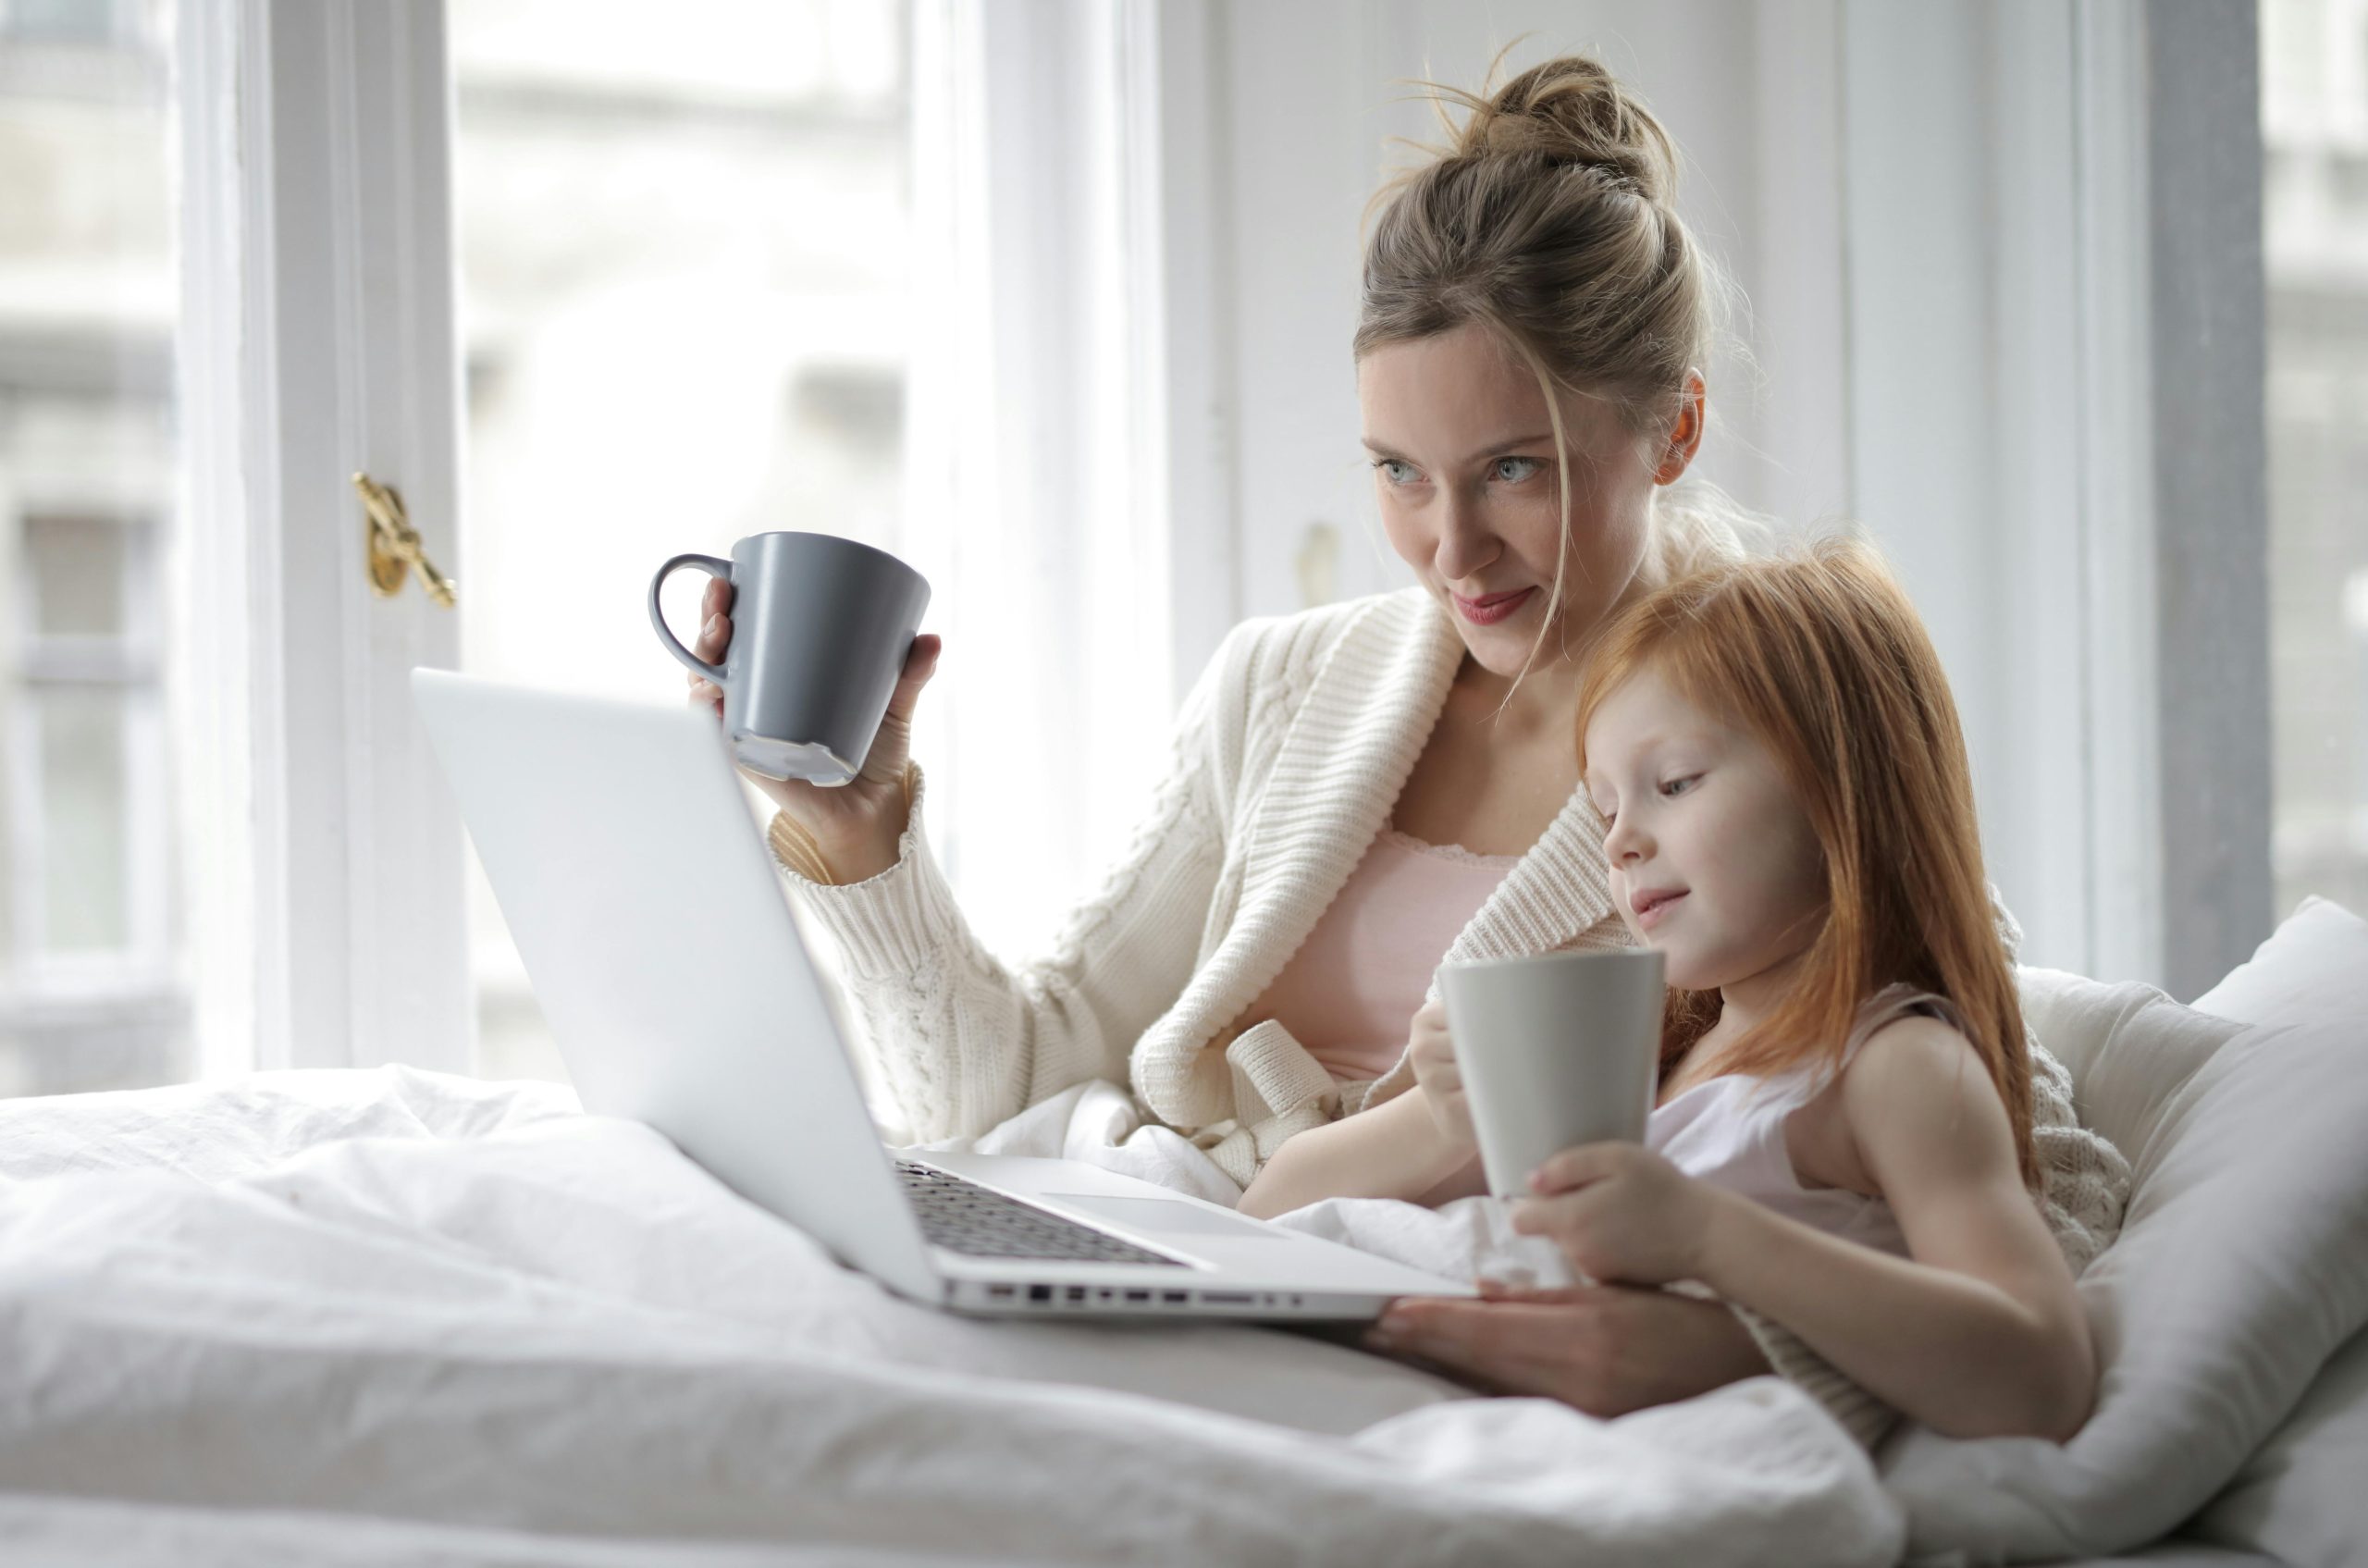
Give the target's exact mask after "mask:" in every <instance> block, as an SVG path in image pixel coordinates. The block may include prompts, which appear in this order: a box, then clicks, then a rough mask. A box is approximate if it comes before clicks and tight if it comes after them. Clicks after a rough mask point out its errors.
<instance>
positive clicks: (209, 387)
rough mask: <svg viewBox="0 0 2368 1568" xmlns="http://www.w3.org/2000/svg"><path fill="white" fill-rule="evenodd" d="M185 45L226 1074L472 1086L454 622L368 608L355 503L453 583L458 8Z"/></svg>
mask: <svg viewBox="0 0 2368 1568" xmlns="http://www.w3.org/2000/svg"><path fill="white" fill-rule="evenodd" d="M177 48H178V53H179V61H178V64H179V71H180V75H181V83H182V101H183V105H184V113H185V115H186V117H187V118H186V120H185V122H184V136H183V143H184V158H185V167H184V178H183V181H182V189H183V191H184V193H185V195H184V201H185V206H184V211H183V221H182V244H183V253H184V258H185V259H184V268H183V273H184V278H185V288H184V296H183V326H182V337H181V341H180V345H179V347H180V354H179V361H180V373H181V378H182V385H181V398H180V404H181V408H182V409H183V411H184V419H185V424H184V429H185V432H186V438H187V451H188V460H187V474H188V483H189V490H190V493H189V495H188V497H187V504H186V505H185V506H184V508H183V512H182V515H183V517H184V518H185V520H186V525H185V526H184V527H183V528H182V529H181V530H180V531H179V538H180V540H181V542H182V547H183V548H182V549H181V551H180V555H179V562H178V572H177V581H178V583H179V598H180V602H181V604H182V605H183V606H184V607H185V609H186V611H187V613H186V617H185V620H184V623H183V624H182V626H181V633H182V636H183V638H184V642H183V645H182V647H181V648H180V649H179V653H180V657H179V658H178V659H176V660H175V661H173V662H174V667H175V669H176V670H177V671H178V672H179V674H180V676H181V678H183V679H184V680H185V681H186V683H187V685H186V687H185V689H184V690H183V691H182V693H180V694H179V695H180V700H179V703H178V704H177V710H178V711H179V713H180V715H181V724H182V733H181V740H182V746H181V757H182V759H183V766H184V769H185V771H186V776H187V783H188V790H187V796H186V799H187V815H186V817H185V819H184V823H183V833H184V835H185V836H184V842H185V843H186V844H187V845H188V846H189V848H190V850H191V888H190V904H191V968H192V973H193V976H194V980H195V991H196V1009H197V1028H198V1036H199V1049H200V1060H201V1064H202V1067H203V1070H206V1071H209V1072H218V1071H225V1070H236V1069H238V1068H242V1067H247V1066H254V1067H261V1068H293V1067H354V1066H365V1067H366V1066H375V1065H377V1064H380V1063H384V1062H388V1061H397V1060H400V1061H404V1062H409V1063H413V1064H415V1065H419V1066H423V1067H429V1068H447V1069H451V1070H462V1071H464V1070H467V1069H468V1068H469V1066H470V1064H471V1058H472V1056H473V1055H474V1040H473V1028H474V1025H473V1012H472V1009H471V1007H470V1006H469V984H468V974H467V965H466V941H465V937H466V932H465V929H464V927H465V920H464V915H463V902H462V874H461V871H462V860H461V853H460V836H459V834H460V827H459V822H458V819H457V815H456V813H455V812H454V810H453V809H452V807H451V804H450V799H449V797H448V796H447V795H446V792H445V786H444V784H443V783H442V780H441V776H440V774H439V773H438V771H437V769H436V767H435V765H434V762H433V760H432V759H431V757H430V755H429V753H428V750H427V747H426V743H425V737H424V735H422V734H421V732H420V729H419V726H418V724H417V722H416V721H415V719H414V717H413V712H412V710H411V706H410V697H409V690H408V673H409V671H410V669H411V668H412V666H413V665H416V664H430V665H439V666H450V665H451V664H452V663H454V662H455V656H456V654H457V652H458V628H457V624H456V622H457V617H456V616H454V615H453V614H452V613H451V612H450V611H445V610H442V609H438V608H436V607H434V606H432V605H430V604H429V603H428V601H427V600H426V599H425V598H424V596H422V595H421V594H420V593H419V591H418V589H417V588H416V586H407V587H406V588H405V589H404V590H403V592H402V593H401V595H400V596H398V597H396V598H394V599H378V598H376V596H375V595H374V594H373V593H372V592H371V590H370V588H369V587H368V586H367V584H366V582H365V579H364V521H363V513H362V511H361V509H360V505H359V502H358V500H357V498H356V496H355V494H354V492H353V490H352V488H351V483H350V476H351V475H353V474H354V473H356V472H367V473H369V474H371V475H375V476H376V477H377V478H378V479H380V480H382V481H384V482H386V483H388V484H391V485H393V486H395V487H396V488H398V489H400V490H401V492H402V494H403V496H404V497H405V499H406V500H407V502H408V506H409V511H410V513H411V517H412V521H413V524H414V525H416V526H417V527H418V528H419V530H420V533H421V534H422V536H423V537H424V539H425V548H426V549H427V552H428V554H429V555H430V556H431V557H433V558H436V559H438V561H439V562H450V561H452V560H454V559H456V551H455V543H456V539H457V532H456V526H455V524H456V516H455V512H456V505H457V493H458V489H457V485H456V483H455V477H456V473H457V451H456V446H457V432H458V429H459V422H458V418H457V410H458V378H457V371H456V362H457V355H456V352H455V346H454V332H453V319H452V293H453V288H452V259H451V258H452V252H451V242H450V235H451V221H450V175H449V167H448V159H449V154H448V144H449V137H450V84H449V80H448V77H447V74H446V70H445V49H444V13H443V6H442V5H441V0H403V3H401V4H374V3H370V0H308V3H306V4H304V5H300V6H287V5H273V4H269V3H268V0H237V3H236V4H226V5H222V6H185V7H184V9H183V15H182V19H181V25H180V28H179V37H178V43H177ZM462 591H463V592H465V591H466V586H465V585H463V586H462Z"/></svg>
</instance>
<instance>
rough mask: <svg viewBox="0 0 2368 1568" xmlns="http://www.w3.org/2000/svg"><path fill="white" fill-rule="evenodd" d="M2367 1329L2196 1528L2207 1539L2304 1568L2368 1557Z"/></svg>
mask: <svg viewBox="0 0 2368 1568" xmlns="http://www.w3.org/2000/svg"><path fill="white" fill-rule="evenodd" d="M2363 1483H2368V1331H2363V1332H2362V1333H2358V1334H2354V1335H2353V1336H2352V1337H2351V1340H2350V1342H2349V1344H2347V1345H2345V1346H2344V1347H2343V1349H2341V1350H2339V1351H2337V1352H2336V1353H2335V1359H2334V1360H2332V1361H2330V1362H2328V1363H2327V1364H2326V1365H2325V1366H2323V1367H2321V1368H2320V1369H2319V1376H2318V1377H2317V1379H2316V1380H2315V1381H2313V1382H2312V1384H2311V1391H2310V1392H2309V1393H2308V1394H2306V1395H2304V1396H2303V1399H2302V1402H2301V1403H2300V1405H2298V1406H2296V1407H2295V1410H2294V1414H2292V1415H2290V1416H2288V1418H2287V1421H2286V1425H2285V1426H2280V1427H2279V1428H2278V1429H2277V1430H2276V1432H2275V1433H2274V1434H2272V1436H2271V1437H2270V1439H2269V1441H2267V1442H2266V1443H2263V1445H2262V1446H2261V1449H2260V1450H2259V1451H2257V1452H2256V1453H2254V1455H2253V1456H2252V1457H2251V1459H2249V1460H2247V1461H2245V1467H2244V1468H2243V1469H2242V1470H2240V1471H2238V1473H2237V1479H2236V1481H2235V1483H2234V1484H2232V1485H2231V1486H2230V1487H2229V1488H2228V1489H2227V1490H2226V1491H2224V1492H2222V1493H2221V1494H2220V1495H2219V1496H2218V1497H2216V1498H2214V1499H2213V1500H2212V1506H2211V1507H2209V1508H2207V1509H2205V1510H2204V1511H2203V1513H2202V1516H2201V1518H2199V1519H2197V1520H2196V1521H2195V1523H2194V1524H2192V1525H2189V1526H2188V1528H2187V1530H2186V1532H2185V1533H2186V1534H2188V1535H2189V1536H2192V1537H2195V1538H2196V1539H2198V1540H2204V1541H2212V1542H2214V1543H2216V1544H2218V1545H2222V1546H2228V1547H2234V1548H2237V1549H2239V1550H2243V1551H2257V1552H2263V1553H2266V1554H2268V1555H2269V1556H2271V1557H2275V1559H2276V1560H2277V1561H2278V1562H2289V1563H2292V1564H2294V1565H2295V1568H2334V1565H2336V1564H2348V1565H2351V1568H2358V1565H2359V1564H2362V1563H2368V1484H2363Z"/></svg>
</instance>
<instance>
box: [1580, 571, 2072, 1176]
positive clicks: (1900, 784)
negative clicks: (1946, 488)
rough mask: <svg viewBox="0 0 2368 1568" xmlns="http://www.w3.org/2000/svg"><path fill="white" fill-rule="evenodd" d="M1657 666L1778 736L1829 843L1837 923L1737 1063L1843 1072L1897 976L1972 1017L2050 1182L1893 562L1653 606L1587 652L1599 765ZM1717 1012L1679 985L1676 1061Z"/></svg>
mask: <svg viewBox="0 0 2368 1568" xmlns="http://www.w3.org/2000/svg"><path fill="white" fill-rule="evenodd" d="M1646 669H1651V670H1653V671H1656V672H1658V673H1659V674H1660V675H1661V677H1662V678H1663V679H1665V680H1667V681H1668V682H1669V683H1670V685H1671V686H1672V687H1673V688H1675V689H1676V690H1677V691H1678V692H1679V693H1680V694H1681V695H1682V696H1684V698H1686V700H1688V701H1689V702H1692V703H1693V704H1694V705H1695V706H1696V707H1698V708H1700V709H1701V710H1703V711H1704V712H1705V713H1708V714H1711V715H1715V716H1717V717H1719V718H1721V719H1722V720H1724V721H1725V722H1729V723H1732V724H1734V725H1736V726H1737V727H1739V728H1741V729H1743V730H1745V731H1746V732H1747V733H1749V734H1750V735H1754V736H1755V737H1757V738H1758V741H1759V742H1760V743H1761V744H1762V745H1764V746H1765V747H1768V749H1769V751H1770V753H1771V754H1772V755H1773V756H1774V757H1775V759H1776V761H1777V764H1778V766H1779V767H1780V768H1781V769H1782V773H1783V777H1784V779H1785V781H1786V783H1787V784H1790V786H1791V788H1792V792H1793V797H1794V799H1795V801H1797V802H1798V803H1799V805H1800V807H1801V809H1802V810H1803V811H1804V812H1805V813H1806V814H1807V818H1808V820H1809V823H1810V826H1811V827H1812V828H1813V829H1814V830H1815V832H1816V833H1817V839H1818V843H1819V846H1821V847H1822V848H1823V851H1824V860H1825V915H1824V921H1823V924H1822V926H1821V927H1820V928H1819V932H1818V933H1817V935H1816V937H1815V938H1814V939H1813V941H1812V942H1811V944H1810V946H1809V949H1808V952H1807V956H1806V957H1805V958H1804V960H1803V962H1802V964H1801V966H1800V969H1799V976H1798V979H1797V980H1796V981H1795V983H1794V985H1793V987H1792V989H1791V991H1790V992H1789V993H1788V994H1786V995H1785V997H1784V999H1783V1000H1782V1002H1781V1003H1780V1004H1779V1005H1778V1006H1777V1007H1776V1009H1775V1010H1774V1012H1772V1013H1771V1014H1770V1016H1769V1017H1768V1018H1767V1019H1764V1020H1763V1021H1762V1022H1760V1023H1759V1024H1758V1026H1756V1027H1755V1028H1753V1029H1752V1030H1751V1031H1749V1032H1748V1033H1747V1034H1745V1036H1743V1038H1741V1039H1740V1040H1738V1041H1736V1042H1734V1043H1733V1044H1732V1045H1731V1046H1730V1047H1729V1048H1728V1049H1727V1051H1726V1053H1725V1054H1724V1055H1723V1056H1722V1057H1721V1067H1722V1068H1723V1069H1724V1070H1727V1071H1736V1072H1749V1073H1754V1074H1766V1073H1770V1072H1774V1071H1778V1070H1781V1069H1782V1068H1788V1067H1792V1066H1794V1065H1795V1064H1797V1063H1800V1062H1802V1061H1805V1060H1808V1059H1811V1058H1815V1057H1819V1056H1822V1057H1824V1058H1825V1059H1826V1060H1827V1061H1828V1062H1829V1063H1830V1064H1831V1065H1832V1066H1833V1067H1836V1068H1838V1067H1839V1066H1840V1065H1841V1061H1842V1052H1843V1049H1844V1043H1845V1042H1846V1041H1847V1040H1848V1037H1849V1035H1850V1032H1851V1029H1852V1026H1853V1024H1854V1023H1855V1021H1856V1017H1857V1013H1858V1009H1859V1007H1860V1006H1862V1005H1863V1004H1864V1003H1865V1002H1866V1000H1867V998H1869V996H1871V995H1873V994H1875V993H1876V992H1878V991H1880V990H1881V989H1882V988H1883V987H1884V986H1886V985H1890V984H1893V983H1894V982H1905V983H1906V984H1909V985H1913V986H1915V987H1917V988H1918V989H1919V990H1924V991H1930V992H1932V993H1934V994H1938V995H1941V996H1944V997H1946V998H1948V1000H1949V1001H1950V1002H1951V1003H1952V1004H1954V1005H1955V1007H1956V1010H1957V1012H1958V1014H1959V1016H1960V1017H1961V1019H1963V1021H1964V1025H1965V1031H1966V1035H1967V1039H1969V1040H1970V1041H1971V1042H1972V1044H1973V1048H1974V1050H1975V1052H1976V1053H1977V1054H1978V1055H1979V1056H1980V1058H1981V1062H1982V1065H1983V1067H1984V1068H1987V1069H1988V1071H1989V1074H1990V1079H1991V1082H1992V1084H1993V1085H1994V1086H1995V1087H1996V1089H1997V1091H1998V1097H1999V1099H2000V1100H2002V1101H2003V1102H2004V1104H2005V1107H2006V1116H2007V1119H2008V1121H2009V1122H2010V1123H2011V1125H2012V1126H2013V1129H2014V1134H2015V1151H2016V1154H2017V1159H2018V1160H2019V1162H2020V1164H2021V1167H2022V1173H2023V1179H2024V1181H2025V1183H2026V1184H2028V1185H2030V1186H2033V1187H2036V1186H2037V1184H2038V1181H2039V1178H2040V1171H2039V1162H2038V1157H2037V1155H2036V1154H2035V1152H2034V1150H2033V1148H2032V1142H2031V1084H2030V1057H2029V1054H2028V1052H2027V1050H2026V1049H2025V1046H2024V1043H2023V1019H2022V1004H2021V1001H2020V999H2019V998H2018V996H2017V993H2016V989H2015V976H2014V969H2013V966H2012V964H2011V963H2010V961H2009V959H2008V957H2007V954H2006V949H2005V945H2004V943H2003V942H2002V940H2001V939H2000V937H1999V934H1998V930H1997V926H1996V924H1995V921H1994V918H1993V916H1992V910H1991V903H1990V892H1989V883H1988V881H1987V879H1986V878H1985V877H1984V875H1983V872H1982V862H1981V836H1980V828H1979V825H1978V823H1977V821H1976V820H1975V814H1974V801H1973V777H1972V772H1971V770H1970V768H1969V767H1968V766H1967V761H1966V751H1965V735H1964V732H1963V730H1962V729H1961V728H1960V726H1959V724H1958V722H1957V712H1956V705H1955V702H1954V701H1953V700H1952V699H1951V698H1950V696H1949V685H1948V680H1947V677H1946V676H1945V675H1943V673H1942V670H1941V661H1940V657H1939V655H1938V654H1936V653H1935V652H1934V651H1933V648H1932V643H1931V639H1930V637H1928V636H1926V635H1925V632H1924V626H1923V623H1922V621H1921V620H1920V619H1919V618H1918V616H1917V613H1916V610H1915V607H1914V606H1912V605H1911V604H1909V603H1908V600H1907V596H1906V593H1904V592H1903V591H1902V590H1901V588H1900V586H1899V585H1898V583H1897V582H1896V581H1895V580H1894V579H1893V576H1892V574H1891V573H1890V571H1889V570H1888V569H1887V568H1886V567H1885V566H1884V565H1883V562H1882V560H1881V557H1880V556H1878V555H1877V554H1876V553H1875V552H1874V551H1873V550H1872V549H1869V548H1868V547H1867V546H1865V545H1863V544H1860V543H1858V542H1856V541H1855V540H1848V539H1830V540H1826V541H1823V542H1821V543H1819V544H1817V545H1814V546H1811V547H1809V548H1807V549H1805V550H1803V551H1801V552H1800V553H1798V554H1795V555H1793V556H1790V557H1786V558H1782V559H1776V560H1758V561H1749V562H1730V563H1725V564H1721V565H1715V566H1711V567H1709V568H1708V569H1706V570H1703V571H1700V572H1696V573H1694V574H1690V575H1687V576H1684V577H1681V578H1679V579H1678V580H1676V581H1674V582H1671V583H1670V584H1668V585H1667V586H1664V587H1662V588H1660V589H1659V590H1658V591H1656V592H1654V593H1652V594H1650V595H1647V597H1646V598H1644V599H1640V600H1639V601H1637V602H1636V603H1635V604H1634V605H1633V606H1631V607H1630V608H1629V609H1628V610H1627V611H1625V612H1624V613H1623V614H1622V615H1621V616H1620V617H1619V618H1618V619H1617V620H1616V621H1615V622H1614V623H1612V625H1611V626H1610V628H1609V629H1608V630H1607V631H1606V633H1605V635H1604V637H1603V640H1602V641H1601V642H1600V643H1599V644H1598V645H1597V648H1596V650H1595V652H1594V654H1593V657H1592V658H1591V659H1590V660H1589V661H1588V668H1587V673H1586V678H1585V684H1584V686H1583V688H1582V690H1581V693H1580V697H1579V712H1578V735H1579V766H1580V768H1581V770H1582V772H1584V771H1585V767H1586V729H1587V723H1588V721H1589V719H1590V718H1591V717H1592V716H1593V715H1594V713H1595V711H1596V710H1597V708H1598V707H1600V706H1601V705H1602V703H1603V701H1604V699H1605V698H1608V697H1609V696H1610V694H1611V692H1612V691H1613V690H1614V688H1616V687H1618V686H1619V685H1621V684H1622V683H1623V682H1624V681H1626V680H1627V679H1629V678H1630V677H1631V676H1633V675H1634V674H1636V673H1638V672H1639V671H1642V670H1646ZM1719 1007H1720V999H1719V994H1718V993H1717V992H1716V991H1680V990H1677V989H1675V988H1672V989H1671V992H1670V1001H1669V1010H1668V1013H1667V1016H1666V1019H1665V1022H1664V1027H1663V1030H1662V1035H1661V1066H1662V1070H1663V1071H1664V1072H1666V1071H1667V1070H1669V1068H1671V1067H1672V1066H1673V1065H1674V1064H1675V1063H1676V1062H1677V1060H1678V1059H1679V1058H1680V1057H1682V1056H1684V1055H1685V1053H1686V1052H1687V1051H1688V1050H1690V1049H1692V1047H1693V1046H1694V1044H1695V1043H1696V1041H1698V1040H1699V1039H1701V1037H1702V1036H1703V1034H1704V1033H1705V1032H1707V1031H1708V1029H1709V1028H1710V1026H1711V1025H1712V1024H1713V1023H1715V1022H1717V1021H1718V1018H1719Z"/></svg>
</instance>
